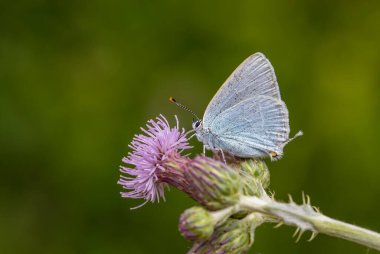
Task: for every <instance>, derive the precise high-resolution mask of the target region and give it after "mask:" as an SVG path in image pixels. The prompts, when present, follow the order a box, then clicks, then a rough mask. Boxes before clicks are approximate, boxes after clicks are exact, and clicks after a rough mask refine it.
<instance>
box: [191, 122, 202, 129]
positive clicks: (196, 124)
mask: <svg viewBox="0 0 380 254" xmlns="http://www.w3.org/2000/svg"><path fill="white" fill-rule="evenodd" d="M199 125H201V121H196V122H194V123H193V129H196V128H198V127H199Z"/></svg>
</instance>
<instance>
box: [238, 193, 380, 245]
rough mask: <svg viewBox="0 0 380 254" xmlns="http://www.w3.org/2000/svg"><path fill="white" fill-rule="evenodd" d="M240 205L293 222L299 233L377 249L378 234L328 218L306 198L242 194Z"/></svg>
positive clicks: (379, 235) (290, 223)
mask: <svg viewBox="0 0 380 254" xmlns="http://www.w3.org/2000/svg"><path fill="white" fill-rule="evenodd" d="M240 206H241V207H242V208H245V209H249V210H251V211H256V212H261V213H264V214H267V215H270V216H273V217H275V218H277V219H278V220H279V221H281V222H282V223H284V224H287V225H292V226H296V227H298V228H299V231H296V232H299V233H300V235H299V237H300V236H301V234H302V233H303V232H304V231H306V230H310V231H312V232H313V233H314V234H315V233H322V234H326V235H330V236H335V237H338V238H342V239H345V240H348V241H352V242H356V243H358V244H361V245H364V246H367V247H370V248H373V249H376V250H380V234H379V233H376V232H374V231H371V230H368V229H364V228H361V227H358V226H354V225H351V224H348V223H345V222H341V221H338V220H335V219H332V218H329V217H327V216H325V215H323V214H321V213H320V212H318V211H316V209H314V208H312V206H311V205H310V203H309V201H307V202H304V204H302V205H297V204H295V203H294V202H293V201H292V200H291V201H290V202H289V203H281V202H277V201H275V200H273V199H271V198H269V197H268V196H263V197H261V198H258V197H253V196H249V197H248V196H242V197H241V199H240Z"/></svg>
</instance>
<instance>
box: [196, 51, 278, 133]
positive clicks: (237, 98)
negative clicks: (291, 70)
mask: <svg viewBox="0 0 380 254" xmlns="http://www.w3.org/2000/svg"><path fill="white" fill-rule="evenodd" d="M259 95H265V96H269V97H272V98H275V99H278V100H281V96H280V91H279V88H278V84H277V79H276V75H275V73H274V70H273V67H272V65H271V63H270V62H269V60H268V59H267V58H266V57H265V56H264V55H263V54H262V53H255V54H253V55H251V56H250V57H248V58H247V59H246V60H245V61H244V62H243V63H241V64H240V65H239V66H238V67H237V68H236V70H235V71H234V72H233V73H232V74H231V75H230V77H229V78H228V79H227V80H226V81H225V82H224V84H223V85H222V87H221V88H220V89H219V90H218V92H217V93H216V94H215V96H214V97H213V99H212V100H211V102H210V103H209V105H208V106H207V109H206V111H205V114H204V117H203V126H204V128H205V129H207V128H208V127H209V126H210V125H211V123H212V122H213V121H214V120H215V118H216V117H217V116H218V115H219V114H221V113H222V112H223V111H225V110H227V109H229V108H231V107H233V106H234V105H236V104H237V103H239V102H241V101H243V100H246V99H248V98H251V97H254V96H259Z"/></svg>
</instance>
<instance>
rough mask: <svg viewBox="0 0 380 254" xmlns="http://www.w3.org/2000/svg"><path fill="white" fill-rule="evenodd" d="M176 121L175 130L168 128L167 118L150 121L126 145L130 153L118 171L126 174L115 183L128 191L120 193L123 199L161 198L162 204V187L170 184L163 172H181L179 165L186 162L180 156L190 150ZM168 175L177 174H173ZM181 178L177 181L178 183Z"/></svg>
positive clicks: (183, 132)
mask: <svg viewBox="0 0 380 254" xmlns="http://www.w3.org/2000/svg"><path fill="white" fill-rule="evenodd" d="M175 119H176V126H175V127H170V125H169V123H168V121H167V120H166V118H165V117H164V116H162V115H160V116H159V117H157V118H156V119H155V120H149V121H148V122H147V124H146V129H144V128H141V130H142V131H143V132H144V133H145V134H139V135H135V137H134V138H133V140H132V142H131V143H130V145H129V147H130V148H131V149H132V152H130V153H128V156H126V157H124V158H123V160H122V161H123V162H124V163H126V164H129V166H121V167H120V171H121V172H122V173H124V174H127V176H126V175H121V176H120V180H119V181H118V184H120V185H122V186H123V188H124V189H126V190H128V191H127V192H122V193H121V196H122V197H124V198H135V199H140V198H143V199H145V200H146V202H148V201H151V202H155V201H159V200H160V198H162V199H164V200H165V193H164V191H165V187H167V185H168V183H170V181H168V179H166V178H165V171H167V168H168V165H169V164H170V165H171V167H173V166H174V168H176V169H180V168H183V167H182V166H183V165H181V164H183V163H185V162H186V161H184V157H181V156H180V152H181V151H183V150H185V149H189V148H191V146H189V143H188V139H187V134H188V132H185V130H184V129H182V130H180V129H179V126H178V118H177V117H176V116H175ZM178 164H179V165H178ZM171 175H176V174H175V172H173V174H171ZM179 175H180V176H181V175H182V174H179ZM180 176H179V179H177V181H179V182H180V181H181V177H180ZM176 187H178V186H176ZM180 189H181V188H180ZM146 202H145V203H146ZM145 203H144V204H145Z"/></svg>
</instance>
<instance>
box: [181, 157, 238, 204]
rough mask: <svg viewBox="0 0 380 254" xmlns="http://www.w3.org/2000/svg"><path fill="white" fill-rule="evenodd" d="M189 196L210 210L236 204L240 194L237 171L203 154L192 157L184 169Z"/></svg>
mask: <svg viewBox="0 0 380 254" xmlns="http://www.w3.org/2000/svg"><path fill="white" fill-rule="evenodd" d="M185 178H186V180H187V181H188V183H189V190H190V196H191V197H192V198H193V199H194V200H195V201H197V202H198V203H200V204H201V205H203V206H204V207H206V208H207V209H209V210H211V211H215V210H220V209H223V208H226V207H229V206H232V205H234V204H236V203H237V202H238V201H239V198H240V194H241V187H242V186H241V177H240V175H239V172H238V171H237V170H235V169H232V168H230V167H228V166H227V165H225V164H224V163H223V162H220V161H216V160H213V159H210V158H206V157H204V156H197V157H196V158H194V159H193V160H192V161H191V163H190V165H189V167H188V169H187V170H186V171H185Z"/></svg>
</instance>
